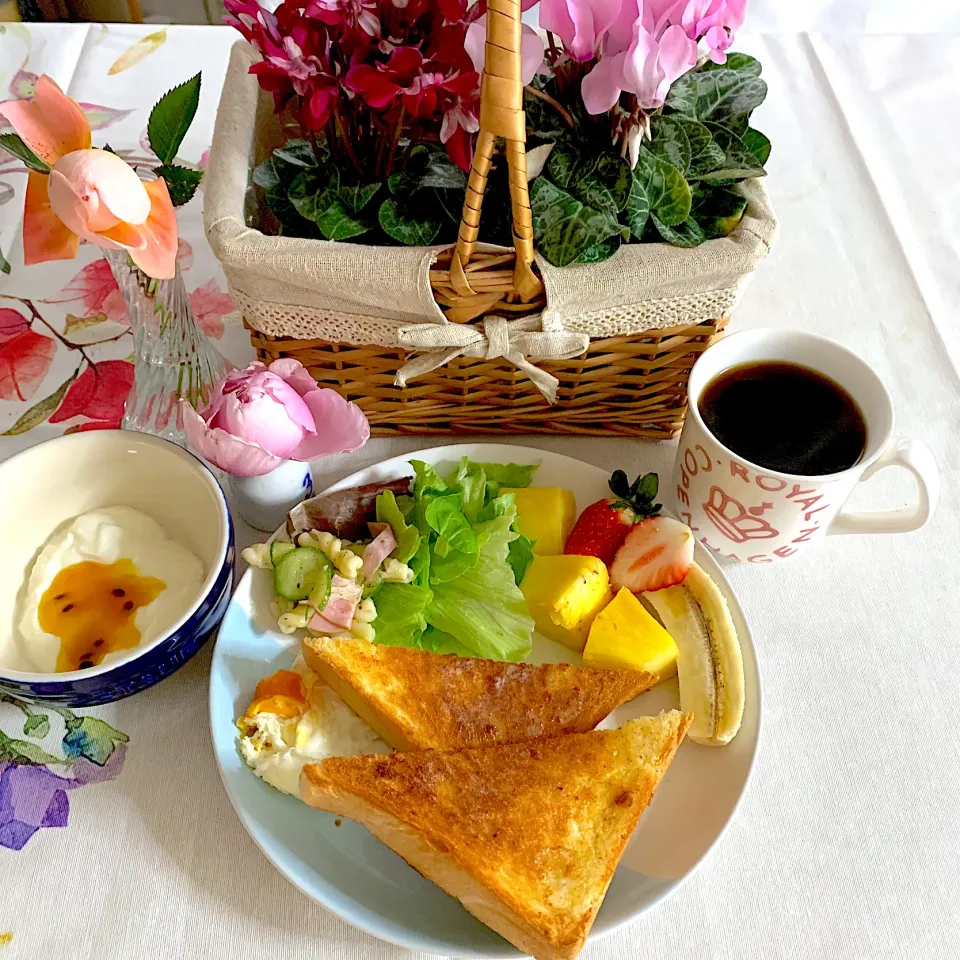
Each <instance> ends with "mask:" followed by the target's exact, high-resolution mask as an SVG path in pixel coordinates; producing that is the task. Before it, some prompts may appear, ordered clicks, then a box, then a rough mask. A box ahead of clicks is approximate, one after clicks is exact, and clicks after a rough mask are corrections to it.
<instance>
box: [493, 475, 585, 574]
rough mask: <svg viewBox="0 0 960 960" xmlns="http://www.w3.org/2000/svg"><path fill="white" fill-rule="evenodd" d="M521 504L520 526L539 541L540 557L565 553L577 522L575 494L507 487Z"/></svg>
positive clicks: (537, 488)
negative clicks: (565, 547) (566, 544)
mask: <svg viewBox="0 0 960 960" xmlns="http://www.w3.org/2000/svg"><path fill="white" fill-rule="evenodd" d="M500 492H501V493H512V494H513V495H514V497H515V498H516V503H517V526H518V527H519V528H520V532H521V533H522V534H523V535H524V536H525V537H529V538H530V539H531V540H533V541H535V545H534V548H533V552H534V553H535V554H536V555H537V556H540V557H553V556H556V555H557V554H559V553H563V545H564V544H565V543H566V542H567V537H568V536H569V534H570V531H571V530H572V529H573V524H574V521H576V519H577V501H576V499H575V498H574V496H573V491H571V490H565V489H564V488H563V487H522V488H517V487H503V488H502V489H501V491H500Z"/></svg>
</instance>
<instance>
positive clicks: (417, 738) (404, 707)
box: [303, 637, 657, 750]
mask: <svg viewBox="0 0 960 960" xmlns="http://www.w3.org/2000/svg"><path fill="white" fill-rule="evenodd" d="M303 655H304V658H305V659H306V662H307V664H308V666H309V667H310V668H311V669H312V670H314V671H315V672H316V673H318V674H320V676H321V677H322V678H323V679H324V680H325V681H326V682H327V683H328V684H329V685H330V686H331V687H333V688H334V690H336V691H337V693H339V694H340V696H341V697H343V699H344V700H346V702H347V703H348V705H349V706H350V707H351V708H352V709H353V710H354V711H355V712H356V713H358V714H359V715H360V716H361V717H362V718H363V719H364V720H365V721H366V722H367V723H368V724H370V726H372V727H373V728H374V729H375V730H376V731H377V733H379V734H380V736H381V737H383V739H384V740H386V742H387V743H388V744H390V746H392V747H395V748H396V749H398V750H411V749H431V748H432V749H441V750H442V749H453V748H454V747H471V746H481V745H484V744H490V743H513V742H518V741H521V740H529V739H531V738H533V737H540V736H557V735H559V734H563V733H585V732H586V731H587V730H592V729H593V728H594V727H595V726H596V725H597V724H598V723H599V722H600V721H601V720H603V718H604V717H606V716H607V714H609V713H610V712H611V711H612V710H613V709H615V708H616V707H618V706H619V705H620V704H621V703H624V702H626V701H627V700H632V699H633V698H634V697H636V696H639V695H640V694H641V693H643V692H644V691H646V690H649V689H650V687H652V686H653V685H654V684H655V683H656V682H657V677H656V675H655V674H651V673H644V672H641V671H637V670H597V669H593V668H590V667H574V666H571V665H570V664H566V663H560V664H544V665H543V666H533V665H531V664H527V663H501V662H499V661H496V660H482V659H473V658H468V657H455V656H447V655H440V654H435V653H427V652H425V651H422V650H413V649H410V648H408V647H391V646H380V645H377V644H374V643H367V642H365V641H363V640H333V639H330V638H327V637H307V638H305V639H304V641H303Z"/></svg>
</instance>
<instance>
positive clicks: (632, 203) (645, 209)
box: [627, 171, 650, 240]
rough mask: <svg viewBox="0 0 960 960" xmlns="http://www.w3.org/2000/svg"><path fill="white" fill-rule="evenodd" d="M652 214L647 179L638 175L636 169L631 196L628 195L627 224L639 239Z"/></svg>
mask: <svg viewBox="0 0 960 960" xmlns="http://www.w3.org/2000/svg"><path fill="white" fill-rule="evenodd" d="M649 216H650V198H649V196H647V186H646V180H645V178H643V177H638V176H637V175H636V171H634V176H633V180H632V181H631V183H630V196H628V197H627V226H629V227H630V232H631V233H632V234H633V235H634V236H635V237H636V238H637V239H638V240H640V239H642V237H643V231H644V228H645V227H646V225H647V219H648V218H649Z"/></svg>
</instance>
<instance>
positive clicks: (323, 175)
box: [287, 167, 340, 223]
mask: <svg viewBox="0 0 960 960" xmlns="http://www.w3.org/2000/svg"><path fill="white" fill-rule="evenodd" d="M339 190H340V174H339V172H338V171H337V168H336V167H330V168H326V167H324V168H323V169H321V168H320V167H317V168H315V169H307V170H304V171H303V172H302V173H298V174H297V175H296V177H295V178H294V180H293V183H291V184H290V189H289V190H288V191H287V196H288V197H289V199H290V202H291V203H292V204H293V206H294V207H295V209H296V211H297V213H299V214H300V216H301V217H305V218H306V219H307V220H313V221H314V223H316V222H317V221H319V219H320V217H321V216H323V214H324V213H326V211H327V209H328V208H329V207H330V206H332V205H333V203H334V202H335V201H336V198H337V194H338V192H339Z"/></svg>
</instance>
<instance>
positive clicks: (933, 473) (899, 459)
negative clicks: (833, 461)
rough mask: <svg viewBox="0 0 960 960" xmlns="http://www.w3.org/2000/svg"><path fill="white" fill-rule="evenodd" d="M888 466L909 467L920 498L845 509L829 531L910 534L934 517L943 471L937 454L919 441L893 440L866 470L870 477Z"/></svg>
mask: <svg viewBox="0 0 960 960" xmlns="http://www.w3.org/2000/svg"><path fill="white" fill-rule="evenodd" d="M885 467H905V468H906V469H907V470H909V471H910V472H911V473H912V474H913V476H914V479H915V480H916V481H917V501H916V503H914V504H913V506H910V507H898V508H897V509H895V510H841V511H840V512H839V513H838V514H837V515H836V517H834V520H833V523H831V524H830V528H829V529H828V530H827V533H828V534H838V533H839V534H843V533H907V532H908V531H910V530H917V529H919V528H920V527H922V526H923V525H924V524H925V523H926V522H927V521H928V520H929V519H930V517H932V516H933V512H934V510H936V509H937V501H938V500H939V499H940V471H939V470H938V469H937V462H936V460H934V459H933V454H932V453H931V452H930V450H929V449H928V448H927V447H925V446H924V445H923V444H922V443H920V442H919V441H918V440H892V441H891V442H890V444H889V446H888V447H887V449H886V450H884V451H883V453H882V454H881V455H880V456H879V457H878V458H877V460H876V461H875V462H874V463H872V464H871V465H870V466H869V467H867V469H866V470H864V471H863V474H862V476H861V477H860V480H861V481H863V480H867V479H869V478H870V477H872V476H873V475H874V474H875V473H876V472H877V471H878V470H883V469H884V468H885Z"/></svg>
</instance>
